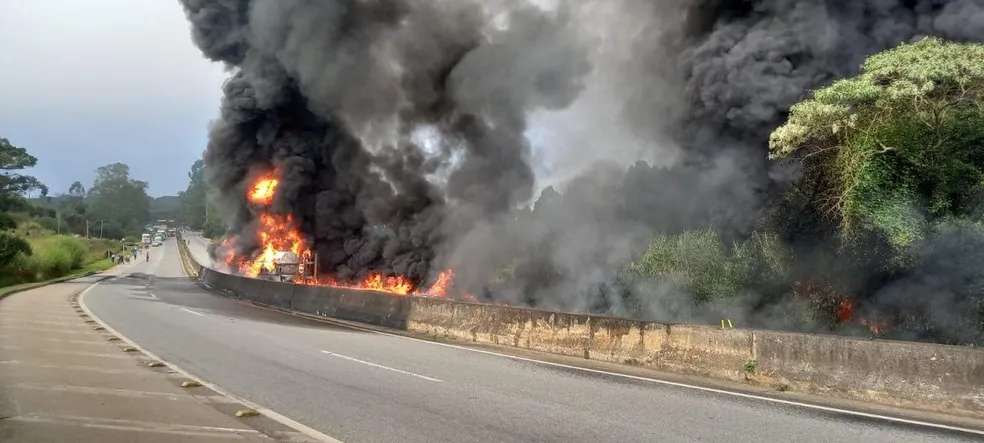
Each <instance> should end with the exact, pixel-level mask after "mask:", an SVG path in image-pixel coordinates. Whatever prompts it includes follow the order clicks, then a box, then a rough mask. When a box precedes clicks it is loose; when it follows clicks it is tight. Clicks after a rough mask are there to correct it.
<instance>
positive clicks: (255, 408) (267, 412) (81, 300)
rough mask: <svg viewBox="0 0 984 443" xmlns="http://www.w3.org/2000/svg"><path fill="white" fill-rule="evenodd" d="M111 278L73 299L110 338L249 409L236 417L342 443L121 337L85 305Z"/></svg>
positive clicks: (321, 440)
mask: <svg viewBox="0 0 984 443" xmlns="http://www.w3.org/2000/svg"><path fill="white" fill-rule="evenodd" d="M112 278H113V276H108V277H107V278H106V279H104V280H100V281H98V282H96V283H93V284H92V285H90V286H89V287H88V288H85V289H83V290H82V291H80V292H79V293H77V295H76V297H77V298H76V299H75V300H76V301H75V302H76V303H77V304H78V306H79V307H80V308H81V309H82V310H83V311H85V313H86V315H88V316H89V318H91V319H93V320H95V321H96V323H97V324H99V325H100V326H102V327H103V328H105V329H106V331H107V332H109V333H110V334H111V335H112V336H114V337H118V338H119V339H120V341H122V342H123V343H126V344H127V345H129V346H131V347H132V348H133V349H135V350H137V351H139V352H140V353H142V354H144V355H146V356H147V357H150V358H151V359H152V360H153V361H157V362H161V363H163V364H164V365H165V366H167V367H168V368H170V369H171V370H173V371H175V372H177V373H179V374H181V375H182V376H184V377H186V378H188V379H190V380H194V381H195V382H197V383H198V384H199V385H200V386H204V387H206V388H208V389H211V390H212V391H215V392H216V393H218V394H219V395H222V396H225V397H226V398H229V399H231V400H233V401H235V402H238V403H240V404H242V405H244V406H246V407H247V408H249V409H246V410H243V411H240V412H242V413H243V415H239V412H237V415H236V416H237V417H243V416H252V415H253V414H252V413H251V412H255V413H259V415H264V416H266V417H268V418H270V419H272V420H274V421H276V422H278V423H280V424H282V425H284V426H286V427H288V428H291V429H293V430H295V431H297V432H298V433H300V434H303V435H304V436H306V437H308V438H311V439H313V440H314V441H315V442H319V443H343V442H342V441H341V440H337V439H335V438H334V437H331V436H329V435H327V434H324V433H322V432H320V431H318V430H316V429H314V428H311V427H309V426H307V425H305V424H303V423H300V422H298V421H296V420H293V419H291V418H289V417H287V416H285V415H283V414H280V413H278V412H276V411H273V410H271V409H268V408H265V407H263V406H260V405H259V404H257V403H254V402H252V401H249V400H246V399H245V398H242V397H240V396H237V395H234V394H232V393H230V392H229V391H226V390H224V389H222V388H221V387H219V386H218V385H215V384H213V383H209V382H208V381H206V380H204V379H202V378H200V377H197V376H195V375H193V374H192V373H190V372H188V371H186V370H184V369H182V368H180V367H178V366H177V365H175V364H174V363H172V362H170V361H168V360H165V359H163V358H161V357H160V356H158V355H157V354H154V353H152V352H150V351H148V350H147V349H146V348H143V347H141V346H140V345H139V344H138V343H137V342H135V341H133V340H131V339H130V338H128V337H127V336H125V335H123V334H122V333H120V332H119V331H117V330H116V329H113V327H112V326H110V325H109V324H108V323H106V322H104V321H103V320H102V319H100V318H99V317H97V316H96V315H95V313H93V312H92V311H91V310H90V309H89V307H88V306H87V305H86V304H85V295H86V294H87V293H88V292H89V291H90V290H92V289H93V288H95V287H96V286H98V285H99V284H100V283H102V282H103V281H106V280H111V279H112Z"/></svg>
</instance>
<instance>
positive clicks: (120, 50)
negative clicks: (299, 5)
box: [0, 0, 551, 196]
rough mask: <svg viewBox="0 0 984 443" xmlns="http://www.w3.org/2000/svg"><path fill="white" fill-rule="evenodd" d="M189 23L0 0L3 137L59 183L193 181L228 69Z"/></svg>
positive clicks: (52, 184)
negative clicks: (105, 175)
mask: <svg viewBox="0 0 984 443" xmlns="http://www.w3.org/2000/svg"><path fill="white" fill-rule="evenodd" d="M547 3H549V2H547ZM189 27H190V25H189V23H188V20H187V19H186V17H185V16H184V11H183V10H182V7H181V4H180V3H179V2H178V1H177V0H141V1H136V0H86V1H79V0H30V1H20V0H2V1H0V60H2V63H3V68H2V69H0V137H5V138H8V139H10V140H11V142H13V143H14V144H15V145H18V146H23V147H25V148H27V149H28V150H29V151H30V152H31V153H32V154H34V155H35V156H36V157H38V160H39V162H38V167H37V168H36V170H34V171H33V172H32V173H33V174H34V175H36V176H37V177H38V178H39V179H41V180H42V181H43V182H44V183H45V184H47V185H48V186H49V188H50V189H51V193H52V194H57V193H61V192H66V191H67V190H68V187H69V185H70V184H71V183H72V182H73V181H76V180H79V181H81V182H82V183H83V184H84V185H86V186H87V187H88V186H89V185H90V184H91V183H92V180H93V179H94V178H95V172H94V170H95V169H96V168H97V167H99V166H101V165H104V164H107V163H112V162H116V161H120V162H124V163H126V164H128V165H130V168H131V171H132V174H133V176H134V178H137V179H140V180H145V181H148V182H150V194H151V195H153V196H161V195H174V194H176V193H177V192H178V191H181V190H183V189H184V188H185V186H186V185H187V180H188V178H187V172H188V169H189V168H190V166H191V163H192V162H194V161H195V160H196V159H197V158H199V156H200V155H201V153H202V151H203V150H204V149H205V145H206V143H207V139H208V137H207V131H208V124H209V122H210V121H212V120H214V119H215V118H216V116H217V115H218V105H219V99H220V97H221V96H222V82H223V81H224V80H225V79H226V78H227V77H228V73H226V72H225V71H224V69H223V67H222V65H221V64H218V63H213V62H211V61H209V60H206V59H205V58H204V57H203V56H202V54H201V51H200V50H199V49H198V48H196V47H195V46H194V44H193V43H192V40H191V37H190V35H189ZM531 132H532V133H531V134H530V135H531V136H532V137H533V138H534V139H537V138H543V139H546V140H549V139H550V137H551V135H550V134H544V133H543V132H544V131H542V130H539V131H537V130H533V131H531ZM541 163H542V162H541ZM540 167H541V168H543V166H542V165H541V166H540ZM543 170H544V171H547V170H548V169H543Z"/></svg>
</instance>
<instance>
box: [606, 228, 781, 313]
mask: <svg viewBox="0 0 984 443" xmlns="http://www.w3.org/2000/svg"><path fill="white" fill-rule="evenodd" d="M730 246H731V247H730V248H729V247H726V244H725V242H724V240H723V239H722V238H721V235H720V234H719V233H718V232H716V231H714V230H710V229H703V230H693V231H684V232H681V233H679V234H675V235H662V236H658V237H656V238H655V239H653V242H652V244H650V246H649V249H647V250H646V252H645V253H644V254H643V255H642V256H641V257H640V258H639V259H638V260H636V261H634V262H633V263H631V264H630V265H629V266H628V268H627V269H626V271H625V273H624V275H623V279H624V281H626V282H627V283H630V284H640V283H660V284H666V283H669V284H671V285H672V286H673V287H675V288H677V289H678V290H681V291H684V292H687V293H689V294H691V295H692V296H693V297H694V301H695V302H696V303H704V302H710V301H714V300H718V299H723V298H730V297H734V296H736V295H738V294H739V293H740V292H742V291H745V290H756V291H766V292H772V291H774V290H781V289H780V288H781V287H783V285H784V284H786V283H787V281H788V274H789V268H788V266H789V263H790V262H791V259H792V257H791V254H790V252H789V251H788V250H787V249H786V248H785V247H784V246H783V244H782V243H781V241H780V240H779V238H778V237H777V236H775V235H773V234H763V233H753V234H752V235H751V236H749V237H748V238H747V239H745V240H743V241H739V242H735V243H733V244H732V245H730Z"/></svg>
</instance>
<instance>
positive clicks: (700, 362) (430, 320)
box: [182, 247, 984, 415]
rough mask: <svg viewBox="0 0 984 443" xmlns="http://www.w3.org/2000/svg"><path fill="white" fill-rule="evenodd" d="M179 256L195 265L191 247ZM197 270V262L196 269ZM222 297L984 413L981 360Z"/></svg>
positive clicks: (886, 347) (841, 344)
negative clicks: (189, 252) (190, 260)
mask: <svg viewBox="0 0 984 443" xmlns="http://www.w3.org/2000/svg"><path fill="white" fill-rule="evenodd" d="M182 249H184V252H183V254H185V255H186V256H187V257H190V254H188V253H187V248H186V247H185V248H182ZM192 260H193V259H192ZM191 266H192V267H194V268H196V269H199V274H200V281H201V282H202V283H203V284H204V285H206V286H208V287H210V288H212V289H214V290H217V291H221V292H223V293H226V294H229V295H232V296H235V297H240V298H243V299H246V300H250V301H252V302H256V303H260V304H264V305H268V306H273V307H277V308H281V309H288V310H293V311H297V312H301V313H307V314H315V315H321V316H328V317H333V318H338V319H342V320H353V321H359V322H364V323H369V324H373V325H380V326H385V327H390V328H396V329H401V330H406V331H409V332H412V333H415V334H421V335H425V336H429V337H433V338H440V339H455V340H464V341H471V342H476V343H488V344H496V345H503V346H512V347H517V348H524V349H530V350H537V351H543V352H549V353H554V354H561V355H568V356H575V357H581V358H585V359H592V360H599V361H605V362H613V363H620V364H627V365H633V366H640V367H645V368H652V369H658V370H665V371H670V372H676V373H681V374H692V375H701V376H706V377H712V378H715V379H721V380H729V381H739V382H747V383H752V384H755V385H760V386H772V387H775V389H776V390H777V391H784V390H787V389H788V390H793V391H797V392H807V393H815V394H823V395H831V396H835V397H841V398H848V399H854V400H861V401H867V402H874V403H880V404H885V405H891V406H900V407H908V408H914V409H923V410H930V411H939V412H947V413H956V414H962V415H973V414H980V413H984V350H980V349H976V348H969V347H959V346H946V345H934V344H925V343H911V342H899V341H887V340H867V339H859V338H850V337H838V336H827V335H816V334H800V333H790V332H780V331H760V330H749V329H718V328H714V327H708V326H698V325H681V324H666V323H656V322H647V321H638V320H630V319H622V318H613V317H604V316H593V315H583V314H570V313H562V312H550V311H542V310H536V309H526V308H514V307H507V306H498V305H486V304H479V303H469V302H461V301H455V300H447V299H441V298H428V297H414V296H409V297H408V296H395V295H391V294H384V293H378V292H372V291H358V290H349V289H339V288H331V287H312V286H303V285H292V284H288V283H279V282H270V281H263V280H254V279H247V278H242V277H238V276H234V275H229V274H223V273H220V272H216V271H214V270H211V269H208V268H201V267H200V266H199V265H197V263H193V264H192V265H191Z"/></svg>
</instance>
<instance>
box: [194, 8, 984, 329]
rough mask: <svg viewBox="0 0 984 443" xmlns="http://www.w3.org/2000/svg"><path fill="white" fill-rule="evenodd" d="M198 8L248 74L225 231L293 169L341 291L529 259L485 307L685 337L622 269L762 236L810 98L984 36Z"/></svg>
mask: <svg viewBox="0 0 984 443" xmlns="http://www.w3.org/2000/svg"><path fill="white" fill-rule="evenodd" d="M181 1H182V3H183V4H184V6H185V9H186V11H187V14H188V17H189V19H190V21H191V23H192V36H193V39H194V41H195V43H196V44H197V45H198V46H199V47H200V48H201V49H202V51H203V53H204V54H205V55H206V56H207V57H208V58H210V59H212V60H216V61H220V62H223V63H225V64H227V65H228V66H229V67H230V68H231V69H232V72H233V74H232V78H230V80H229V81H228V82H227V83H226V85H225V90H224V92H225V98H224V100H223V104H222V111H221V117H220V118H219V120H218V121H217V122H216V123H215V125H214V127H213V128H212V132H211V138H210V142H209V146H208V149H207V152H206V162H207V165H208V180H209V182H210V183H211V185H212V187H213V188H215V189H218V190H220V192H221V193H222V196H223V199H222V200H223V201H224V202H226V203H227V204H228V205H229V212H230V213H232V214H233V215H234V216H233V217H232V219H231V223H230V232H231V233H246V234H247V235H245V236H243V238H249V235H248V233H249V231H250V229H251V223H253V220H254V217H255V213H254V210H253V209H252V208H251V207H250V206H249V205H248V204H246V202H245V200H244V198H243V195H244V194H245V192H246V190H245V186H246V183H248V182H249V181H250V180H251V178H252V177H254V176H255V174H258V173H262V172H264V171H268V170H270V169H272V168H276V169H277V170H278V171H279V175H280V176H281V178H282V179H283V184H282V185H281V188H280V190H279V192H278V195H277V197H276V201H275V203H274V208H275V209H276V210H277V211H279V212H284V213H291V214H293V215H294V216H295V217H296V218H298V219H299V220H300V221H301V224H302V230H303V232H304V233H305V234H306V235H308V236H309V237H310V240H311V242H312V243H313V244H314V245H316V249H317V252H318V253H319V255H320V258H321V260H322V269H326V270H329V271H330V272H333V273H336V274H337V276H338V277H340V278H351V277H358V276H360V275H362V274H364V273H365V272H368V271H370V270H373V271H382V272H384V273H388V274H394V273H395V274H406V275H408V276H409V277H410V278H411V279H413V280H414V281H415V282H421V281H424V280H427V279H428V278H430V277H432V274H433V271H434V269H436V268H443V267H448V266H449V267H453V268H454V269H455V270H456V271H457V273H458V276H457V278H458V282H459V283H460V284H461V285H463V286H466V287H469V288H470V289H480V288H481V287H482V286H483V285H486V284H487V282H488V281H489V280H490V279H492V278H493V277H494V276H493V274H494V273H495V270H494V268H495V266H496V265H498V264H501V263H503V262H508V261H509V258H510V257H512V256H515V255H517V254H518V252H517V251H520V253H521V254H522V255H525V256H528V257H530V259H529V260H526V261H525V262H524V263H523V264H521V265H519V266H518V267H517V268H516V269H514V270H512V272H513V279H512V282H511V283H510V284H509V285H506V286H502V287H497V288H496V290H495V291H486V293H484V294H482V296H484V297H487V298H491V299H493V300H498V301H502V300H505V301H508V302H510V303H516V304H529V305H534V306H543V307H551V308H559V309H570V310H595V311H599V310H600V311H604V312H611V313H630V314H631V313H635V314H638V313H639V312H643V315H645V316H648V317H661V318H662V319H671V320H672V319H674V317H675V318H677V319H679V318H681V317H695V316H698V317H699V315H697V314H695V313H693V312H685V311H689V310H691V309H692V308H693V307H692V306H683V305H686V303H682V304H681V303H678V300H677V299H676V298H674V297H673V296H671V295H668V294H667V293H666V292H665V291H663V290H658V289H649V290H640V289H639V288H634V289H630V290H634V291H636V292H637V294H636V298H637V299H638V298H641V301H639V300H637V301H638V303H637V306H635V307H627V306H623V304H624V303H623V302H624V300H625V297H624V294H621V293H620V291H624V290H626V289H625V288H617V287H614V285H612V281H613V280H614V277H615V274H616V273H617V271H618V269H619V268H620V267H621V266H623V265H624V264H625V262H626V261H627V260H629V259H630V258H631V257H633V256H634V255H637V254H638V253H639V252H640V248H643V249H644V248H645V246H646V244H647V243H648V241H649V239H650V238H651V236H652V235H653V234H655V233H672V232H677V231H680V230H684V229H691V228H703V227H714V228H716V229H718V230H720V231H721V232H723V233H725V234H726V236H727V238H740V237H741V236H743V235H745V234H746V233H747V232H749V230H750V229H752V228H753V227H754V226H755V224H756V223H759V222H761V220H762V218H763V213H764V212H765V210H766V209H768V208H770V207H772V206H774V204H775V202H776V199H777V197H778V196H780V195H781V194H782V191H783V190H784V188H785V187H786V186H787V185H788V184H789V183H791V182H795V180H796V178H797V174H796V172H797V171H796V170H795V168H794V167H791V166H789V165H783V164H770V163H769V162H767V161H766V145H767V140H768V134H769V132H770V131H771V130H773V129H774V128H775V127H777V126H778V125H779V124H781V123H782V121H783V120H784V118H785V116H786V112H787V110H788V108H789V107H790V106H791V105H792V104H793V103H795V102H797V101H798V100H801V99H802V98H804V97H805V95H806V94H807V93H808V92H809V91H810V90H811V89H814V88H817V87H821V86H824V85H826V84H829V83H830V82H832V81H833V80H835V79H838V78H842V77H846V76H850V75H853V74H855V73H856V72H857V70H858V68H859V65H860V64H861V62H862V61H863V59H864V58H865V57H866V56H868V55H870V54H873V53H875V52H878V51H881V50H884V49H887V48H890V47H893V46H895V45H898V44H899V43H902V42H906V41H912V40H915V39H918V38H921V37H923V36H927V35H933V36H940V37H944V38H947V39H952V40H957V41H981V40H984V0H579V1H573V0H555V1H552V2H551V1H547V0H540V1H534V0H527V1H523V0H514V1H509V0H498V1H478V0H473V1H468V0H458V1H451V0H415V1H414V0H404V1H387V0H361V1H359V0H348V1H344V0H335V1H330V0H323V1H314V0H308V1H302V0H279V1H273V0H267V1H264V0H252V1H249V0H181ZM538 130H540V131H545V132H547V133H549V134H550V137H542V138H541V139H540V140H539V141H538V145H539V147H538V149H537V150H536V151H534V150H533V149H532V148H531V145H530V143H529V141H528V139H530V138H531V137H533V136H532V135H531V134H533V133H535V132H536V131H538ZM546 185H555V186H557V187H558V188H562V189H561V191H562V192H558V191H557V190H555V188H554V187H547V188H546V189H545V190H543V192H542V194H541V196H540V197H539V200H538V201H536V202H535V206H534V207H533V209H530V208H525V209H523V208H524V205H527V204H529V203H532V200H533V198H534V196H535V194H536V193H537V191H538V190H539V189H541V188H542V187H544V186H546ZM789 240H790V241H793V242H795V239H793V238H790V239H789ZM237 247H238V248H239V250H240V251H241V252H243V253H248V252H249V251H250V250H251V248H253V247H255V245H250V244H239V245H237ZM894 292H895V293H897V292H898V291H894ZM763 303H764V302H763V301H762V300H752V301H749V302H748V303H747V305H746V306H745V308H748V309H751V310H753V311H762V312H771V311H774V310H775V309H774V308H768V307H766V306H763ZM668 317H669V318H668Z"/></svg>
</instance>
